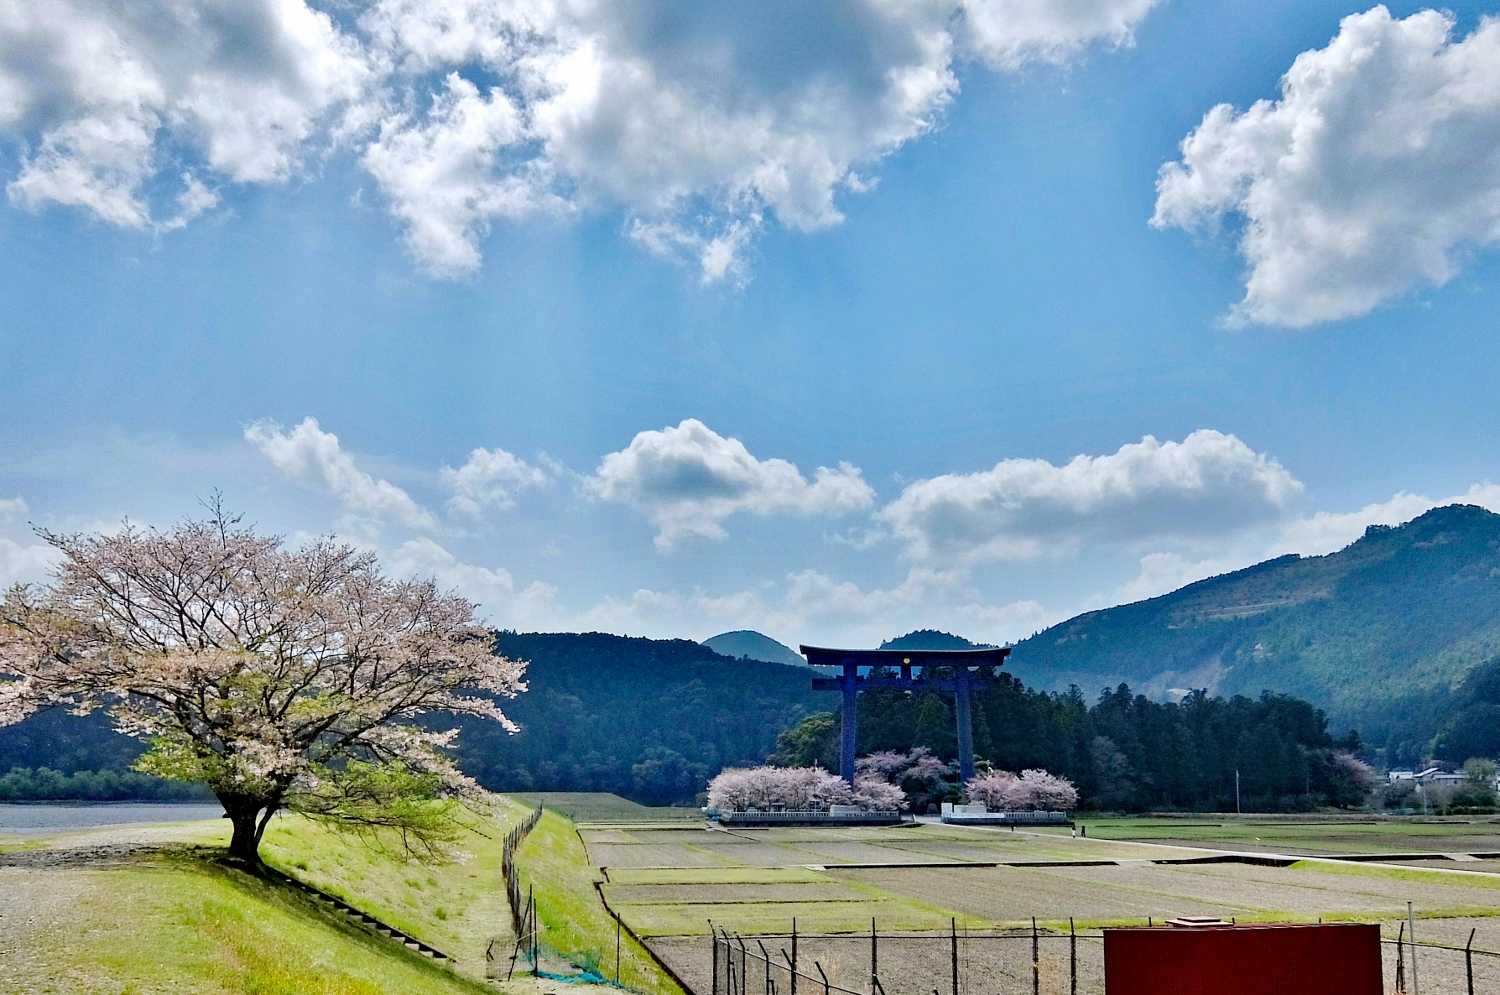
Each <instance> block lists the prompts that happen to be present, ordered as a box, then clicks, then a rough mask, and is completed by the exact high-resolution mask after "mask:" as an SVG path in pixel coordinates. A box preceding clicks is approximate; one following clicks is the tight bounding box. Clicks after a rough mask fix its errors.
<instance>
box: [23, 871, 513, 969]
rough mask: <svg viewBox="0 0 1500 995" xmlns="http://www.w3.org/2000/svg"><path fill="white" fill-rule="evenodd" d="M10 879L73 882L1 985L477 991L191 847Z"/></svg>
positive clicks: (35, 883)
mask: <svg viewBox="0 0 1500 995" xmlns="http://www.w3.org/2000/svg"><path fill="white" fill-rule="evenodd" d="M30 873H31V875H32V876H31V877H30V878H29V879H25V880H23V879H22V878H12V879H11V880H10V881H9V882H8V884H9V886H11V887H22V886H27V887H37V888H61V887H66V888H68V889H69V890H70V891H74V892H77V894H76V895H74V897H73V898H72V900H71V901H70V904H69V907H68V909H67V921H66V922H65V923H63V924H62V927H61V928H55V929H50V930H47V931H45V932H44V934H43V935H42V936H41V937H36V936H33V937H30V938H29V940H28V942H26V943H25V945H24V947H25V949H24V954H23V955H21V956H17V957H13V958H7V959H6V960H4V961H0V990H5V991H35V992H49V991H50V992H121V993H134V995H150V993H167V992H184V991H190V992H194V993H195V995H237V993H245V995H379V993H386V992H401V993H404V995H466V993H467V995H477V993H479V992H483V991H487V990H490V989H486V988H485V987H484V986H482V985H480V984H478V983H476V982H472V981H468V980H465V979H463V978H461V977H459V976H458V975H456V974H453V973H452V972H451V971H449V970H448V969H446V968H444V967H441V966H439V965H436V964H434V963H432V962H430V961H428V960H426V959H424V958H421V957H419V956H417V955H415V954H413V953H411V952H409V951H406V950H405V949H403V948H401V947H398V946H396V945H394V944H392V943H391V942H389V941H388V940H385V939H382V938H380V937H377V936H374V935H373V934H370V933H367V932H365V931H364V930H361V929H359V928H357V927H355V926H353V925H352V924H350V923H348V922H347V921H345V920H343V919H342V917H339V916H336V915H335V914H333V913H331V912H329V911H325V910H324V909H323V908H321V907H319V906H318V905H316V904H315V903H314V902H312V901H311V900H310V899H308V898H306V897H305V896H303V895H301V894H300V893H298V892H295V891H294V890H292V889H291V888H290V887H288V886H284V885H277V884H273V883H269V882H267V881H262V880H258V879H255V878H252V877H250V876H248V875H245V874H243V873H240V872H238V871H234V870H230V869H227V868H224V867H221V866H219V865H217V864H212V863H208V862H205V861H203V860H199V859H193V858H189V857H175V858H174V857H160V858H154V859H151V860H141V861H134V862H132V863H131V864H130V865H129V866H127V867H124V868H111V869H107V870H106V869H78V870H69V869H49V870H46V871H37V872H30Z"/></svg>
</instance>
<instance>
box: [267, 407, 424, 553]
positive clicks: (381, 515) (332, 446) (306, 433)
mask: <svg viewBox="0 0 1500 995" xmlns="http://www.w3.org/2000/svg"><path fill="white" fill-rule="evenodd" d="M245 440H246V441H247V442H249V443H250V444H251V445H253V446H255V448H256V449H258V450H260V452H261V454H262V455H264V456H265V457H266V459H268V460H270V461H271V465H272V466H274V467H276V469H277V470H279V471H281V472H282V473H283V474H285V475H286V476H288V477H291V478H293V479H295V480H300V481H302V482H304V483H308V484H312V485H314V486H317V487H320V488H322V489H323V490H324V491H326V492H327V493H329V494H331V495H332V496H333V497H334V498H336V499H337V500H338V501H339V503H340V504H342V505H343V506H344V508H345V509H346V510H347V511H348V512H350V513H351V514H353V515H355V516H357V517H358V518H361V519H368V520H375V521H386V520H394V521H398V522H400V523H402V524H404V525H407V526H410V527H412V528H419V529H430V528H434V527H435V526H436V525H437V521H436V520H435V519H434V518H433V516H432V513H431V512H429V511H427V510H426V509H425V508H423V507H422V506H421V505H419V504H418V503H417V502H416V501H415V500H413V499H412V497H411V495H410V494H408V493H406V491H404V490H402V489H401V488H400V487H397V486H396V485H395V484H393V483H391V482H390V481H389V480H382V479H380V478H378V477H374V476H371V475H370V474H369V473H366V472H365V471H364V470H361V469H360V468H359V467H358V465H356V464H355V462H354V458H353V457H352V456H350V455H349V454H348V453H346V452H344V450H343V447H342V446H341V445H340V444H339V437H338V436H336V435H334V434H333V433H332V432H325V431H323V429H322V428H320V427H319V425H318V420H317V419H316V418H304V419H302V421H301V422H299V423H298V424H297V425H296V427H294V428H292V429H291V430H290V431H288V430H286V429H283V428H282V427H281V426H280V425H279V424H277V423H276V422H274V421H270V420H264V421H258V422H254V423H252V424H251V425H249V426H248V427H246V429H245Z"/></svg>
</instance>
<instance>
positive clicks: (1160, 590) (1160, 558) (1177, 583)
mask: <svg viewBox="0 0 1500 995" xmlns="http://www.w3.org/2000/svg"><path fill="white" fill-rule="evenodd" d="M1245 566H1249V563H1247V562H1243V561H1240V560H1235V559H1208V560H1194V559H1190V558H1188V557H1186V556H1183V555H1182V554H1181V553H1147V554H1146V555H1145V556H1143V557H1141V563H1140V571H1139V572H1138V573H1137V574H1136V575H1135V576H1134V577H1132V578H1131V579H1130V580H1129V581H1127V582H1126V583H1125V584H1124V585H1123V586H1121V587H1120V589H1119V590H1118V591H1116V592H1115V593H1114V594H1112V595H1111V596H1110V597H1108V598H1107V599H1103V600H1102V601H1101V603H1100V607H1108V606H1110V605H1120V604H1130V603H1131V602H1133V601H1144V600H1146V599H1147V598H1154V597H1157V596H1158V595H1162V594H1166V593H1168V592H1170V591H1175V590H1177V589H1178V588H1180V587H1185V586H1187V585H1188V584H1191V583H1193V582H1194V581H1198V580H1202V579H1203V578H1205V577H1212V576H1214V575H1216V574H1221V573H1228V572H1229V571H1231V570H1238V569H1240V568H1241V567H1245Z"/></svg>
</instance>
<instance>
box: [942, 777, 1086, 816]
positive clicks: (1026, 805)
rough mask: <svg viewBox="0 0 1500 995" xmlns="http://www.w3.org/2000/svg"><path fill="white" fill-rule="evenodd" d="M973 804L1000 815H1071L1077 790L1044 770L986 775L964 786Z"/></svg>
mask: <svg viewBox="0 0 1500 995" xmlns="http://www.w3.org/2000/svg"><path fill="white" fill-rule="evenodd" d="M964 789H965V791H966V792H967V794H968V796H969V800H970V801H975V802H982V803H983V804H984V805H985V807H986V808H990V809H993V810H995V811H998V812H1037V811H1041V812H1071V811H1072V810H1073V809H1074V808H1076V807H1077V805H1078V790H1077V789H1076V788H1074V787H1073V782H1071V781H1069V780H1068V779H1067V778H1064V777H1058V776H1057V775H1055V774H1049V773H1047V772H1046V771H1045V770H1040V769H1032V770H1023V771H1022V772H1021V773H1020V776H1017V775H1015V774H1012V773H1011V772H1010V771H1005V770H995V771H987V772H985V773H983V774H978V775H975V777H974V778H973V779H972V780H970V781H969V783H968V784H966V785H964Z"/></svg>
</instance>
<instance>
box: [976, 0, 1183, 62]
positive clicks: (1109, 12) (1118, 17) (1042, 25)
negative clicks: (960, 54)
mask: <svg viewBox="0 0 1500 995" xmlns="http://www.w3.org/2000/svg"><path fill="white" fill-rule="evenodd" d="M1158 3H1160V0H965V2H964V4H963V8H964V18H963V21H962V25H961V26H962V28H963V29H964V30H963V33H962V34H961V37H962V39H963V40H964V41H965V42H966V43H967V44H968V46H969V47H970V48H971V49H972V51H973V52H974V53H975V54H976V55H978V56H979V57H980V58H982V59H983V60H984V61H985V62H987V63H989V64H990V65H992V66H995V67H996V68H999V69H1007V70H1013V69H1018V68H1020V67H1021V66H1023V65H1025V64H1026V63H1027V62H1033V61H1039V62H1054V63H1057V62H1064V61H1066V60H1068V59H1070V58H1073V57H1074V56H1076V55H1078V53H1079V52H1080V51H1081V50H1082V49H1083V48H1084V47H1085V46H1087V45H1089V44H1091V43H1094V42H1102V43H1104V44H1108V45H1114V46H1121V45H1129V44H1130V43H1131V41H1132V40H1133V39H1134V36H1135V28H1136V25H1137V24H1139V23H1140V22H1141V21H1142V20H1143V19H1144V18H1145V16H1146V14H1147V13H1149V12H1150V10H1151V8H1153V7H1155V6H1156V5H1157V4H1158Z"/></svg>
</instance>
